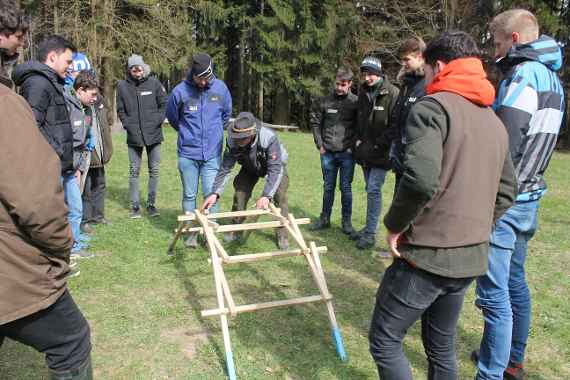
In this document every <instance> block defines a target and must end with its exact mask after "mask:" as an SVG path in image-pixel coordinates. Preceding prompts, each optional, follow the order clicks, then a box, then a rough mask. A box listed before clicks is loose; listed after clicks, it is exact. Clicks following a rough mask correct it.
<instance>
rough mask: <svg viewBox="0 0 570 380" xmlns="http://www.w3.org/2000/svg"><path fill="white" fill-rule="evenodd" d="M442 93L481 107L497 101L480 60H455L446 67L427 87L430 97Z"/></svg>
mask: <svg viewBox="0 0 570 380" xmlns="http://www.w3.org/2000/svg"><path fill="white" fill-rule="evenodd" d="M442 91H446V92H453V93H454V94H457V95H461V96H463V97H464V98H465V99H467V100H469V101H471V102H472V103H475V104H478V105H481V106H490V105H491V104H493V101H494V100H495V88H494V87H493V85H492V84H491V82H489V80H488V79H487V74H486V73H485V70H484V69H483V64H482V63H481V60H480V59H478V58H460V59H454V60H453V61H451V62H449V63H448V64H447V65H445V67H444V68H443V70H442V71H440V72H439V73H438V74H437V75H436V76H435V77H434V78H433V81H432V82H431V83H430V84H429V85H428V86H426V92H427V94H428V95H431V94H434V93H436V92H442Z"/></svg>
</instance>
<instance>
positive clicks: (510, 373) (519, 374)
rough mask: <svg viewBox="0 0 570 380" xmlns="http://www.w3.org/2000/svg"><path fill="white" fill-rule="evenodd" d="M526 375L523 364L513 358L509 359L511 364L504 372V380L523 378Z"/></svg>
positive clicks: (519, 379)
mask: <svg viewBox="0 0 570 380" xmlns="http://www.w3.org/2000/svg"><path fill="white" fill-rule="evenodd" d="M525 377H526V374H525V372H524V369H523V365H522V364H520V363H515V362H513V361H512V360H509V366H508V367H507V369H505V372H503V379H504V380H523V379H524V378H525Z"/></svg>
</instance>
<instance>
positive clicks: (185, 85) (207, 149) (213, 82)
mask: <svg viewBox="0 0 570 380" xmlns="http://www.w3.org/2000/svg"><path fill="white" fill-rule="evenodd" d="M231 113H232V96H231V94H230V91H229V90H228V88H227V86H226V84H225V83H224V82H223V81H222V80H220V79H217V78H216V77H214V76H213V77H212V78H211V79H210V81H209V83H208V85H207V86H206V87H205V88H203V89H202V88H199V87H198V86H196V84H194V81H193V80H192V72H190V73H189V74H188V77H187V78H186V80H184V81H182V82H181V83H179V84H178V85H177V86H176V87H175V88H174V90H173V91H172V93H171V94H170V96H169V97H168V102H167V105H166V117H167V118H168V121H169V122H170V125H171V126H172V127H173V128H174V129H176V131H178V156H179V157H184V158H188V159H191V160H200V161H207V160H209V159H211V158H214V157H219V156H221V154H222V145H223V140H224V128H225V126H226V125H227V123H228V122H229V120H230V116H231Z"/></svg>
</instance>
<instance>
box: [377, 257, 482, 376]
mask: <svg viewBox="0 0 570 380" xmlns="http://www.w3.org/2000/svg"><path fill="white" fill-rule="evenodd" d="M472 281H473V278H448V277H442V276H438V275H435V274H433V273H430V272H426V271H424V270H422V269H419V268H415V267H412V266H411V265H410V264H409V263H408V262H407V261H405V260H402V259H397V260H394V262H393V263H392V265H390V266H389V267H388V269H386V272H385V273H384V278H383V279H382V282H381V284H380V287H379V289H378V294H377V295H376V305H375V307H374V312H373V314H372V322H371V325H370V332H369V336H368V339H369V342H370V353H371V354H372V357H373V358H374V361H375V362H376V365H377V367H378V375H379V376H380V379H382V380H412V379H413V378H412V371H411V370H410V363H409V362H408V359H407V358H406V356H405V354H404V350H403V346H402V342H403V340H404V337H405V336H406V332H407V331H408V329H409V328H410V327H411V326H412V325H413V324H414V323H415V322H416V321H417V320H418V319H420V318H421V321H422V342H423V345H424V349H425V352H426V356H427V359H428V376H427V378H428V380H457V359H456V357H455V352H456V350H455V337H456V327H457V321H458V320H459V314H460V313H461V308H462V306H463V299H464V297H465V292H466V290H467V288H468V287H469V285H470V284H471V282H472Z"/></svg>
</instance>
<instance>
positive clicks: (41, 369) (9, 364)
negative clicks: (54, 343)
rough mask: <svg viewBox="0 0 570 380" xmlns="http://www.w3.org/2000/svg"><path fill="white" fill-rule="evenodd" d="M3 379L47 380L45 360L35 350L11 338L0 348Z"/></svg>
mask: <svg viewBox="0 0 570 380" xmlns="http://www.w3.org/2000/svg"><path fill="white" fill-rule="evenodd" d="M0 358H2V359H1V360H0V378H1V379H45V378H47V369H46V367H45V359H44V358H43V355H42V354H40V353H39V352H36V351H34V349H33V348H31V347H28V346H25V345H23V344H22V343H19V342H16V341H14V340H11V339H9V338H6V339H4V344H2V346H0Z"/></svg>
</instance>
